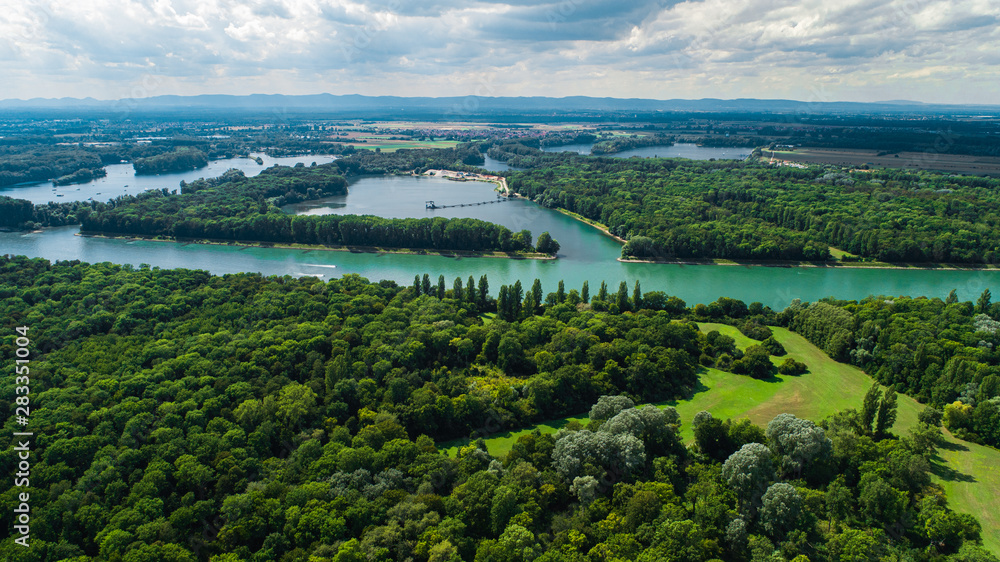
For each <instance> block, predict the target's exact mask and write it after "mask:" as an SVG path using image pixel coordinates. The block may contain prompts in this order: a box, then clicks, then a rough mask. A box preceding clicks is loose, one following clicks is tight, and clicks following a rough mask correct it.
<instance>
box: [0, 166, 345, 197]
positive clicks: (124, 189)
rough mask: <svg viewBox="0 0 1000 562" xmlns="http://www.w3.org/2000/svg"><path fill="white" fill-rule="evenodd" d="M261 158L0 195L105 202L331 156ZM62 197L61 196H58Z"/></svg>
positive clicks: (118, 173) (111, 171)
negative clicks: (231, 171) (229, 173)
mask: <svg viewBox="0 0 1000 562" xmlns="http://www.w3.org/2000/svg"><path fill="white" fill-rule="evenodd" d="M251 156H260V158H261V160H263V161H264V165H260V164H258V163H257V162H255V161H254V160H251V159H249V158H226V159H222V160H212V161H210V162H209V163H208V166H206V167H204V168H199V169H197V170H190V171H187V172H176V173H171V174H159V175H153V176H136V175H135V169H134V168H133V167H132V164H111V165H109V166H105V167H104V169H105V170H106V171H107V172H108V175H107V176H106V177H103V178H97V179H96V180H94V181H90V182H87V183H78V184H73V185H63V186H59V187H55V186H53V185H52V182H50V181H49V182H43V183H34V184H28V185H8V186H4V187H0V195H6V196H7V197H13V198H15V199H27V200H28V201H31V202H32V203H34V204H36V205H37V204H39V203H48V202H49V201H56V202H59V203H63V202H66V201H86V200H87V199H90V198H93V199H94V201H107V200H108V199H114V198H115V197H118V196H119V195H137V194H139V193H142V192H143V191H146V190H148V189H163V188H164V187H165V188H167V189H170V190H171V191H172V190H174V189H179V188H180V183H181V181H186V182H191V181H194V180H196V179H198V178H214V177H218V176H221V175H222V174H224V173H225V172H226V170H229V169H231V168H236V169H238V170H242V171H243V173H244V174H246V176H247V177H251V176H256V175H257V174H259V173H260V172H261V170H264V169H265V168H270V167H271V166H274V165H275V164H278V165H281V166H294V165H295V164H298V163H302V164H305V165H306V166H308V165H310V164H312V163H313V162H316V163H317V164H325V163H327V162H332V161H333V160H334V159H335V157H334V156H321V155H315V156H313V155H308V156H291V157H282V158H271V157H269V156H267V155H266V154H252V155H251ZM58 195H62V197H58Z"/></svg>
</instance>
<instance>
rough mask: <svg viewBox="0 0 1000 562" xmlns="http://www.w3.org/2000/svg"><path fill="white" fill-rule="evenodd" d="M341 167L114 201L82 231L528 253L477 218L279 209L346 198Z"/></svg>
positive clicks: (522, 243)
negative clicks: (311, 213)
mask: <svg viewBox="0 0 1000 562" xmlns="http://www.w3.org/2000/svg"><path fill="white" fill-rule="evenodd" d="M339 163H340V161H339V160H338V161H337V162H336V163H333V164H325V165H322V166H310V167H306V166H296V167H284V166H275V167H272V168H269V169H267V170H264V171H262V172H261V173H260V174H259V175H257V176H255V177H253V178H249V179H248V178H246V177H245V176H244V175H243V173H242V172H239V171H236V170H231V171H230V172H227V173H226V174H224V175H223V176H221V177H219V178H213V179H209V180H198V181H195V182H191V183H184V184H182V185H181V193H179V194H178V193H165V190H163V191H148V192H145V193H142V194H140V195H138V196H137V197H133V198H119V200H116V201H114V202H112V204H109V205H107V206H104V207H102V208H101V210H99V211H97V212H92V213H85V214H83V215H82V216H81V217H80V219H81V222H82V230H83V231H85V232H96V233H104V234H129V235H140V236H168V237H179V238H186V239H206V238H207V239H212V240H233V241H236V240H239V241H255V242H268V243H279V244H320V245H325V246H377V247H390V248H416V249H434V250H461V251H501V252H526V251H531V250H532V249H533V248H532V234H531V232H530V231H527V230H522V231H520V232H517V233H515V232H511V230H510V229H508V228H506V227H504V226H500V225H496V224H493V223H489V222H486V221H482V220H478V219H445V218H440V217H435V218H422V219H386V218H381V217H376V216H356V215H325V216H304V215H300V216H295V215H290V214H287V213H285V212H283V211H282V210H281V209H280V207H281V206H282V205H286V204H290V203H296V202H299V201H305V200H312V199H318V198H321V197H327V196H330V195H337V194H343V193H345V192H346V190H347V181H346V180H345V179H344V177H343V176H341V175H340V170H341V168H340V167H339V166H338V164H339ZM546 236H547V235H546ZM542 240H543V239H542V238H541V236H540V237H539V241H540V242H541V241H542ZM539 251H546V249H545V248H543V249H542V250H539ZM556 251H558V245H555V246H554V247H552V248H550V249H548V253H552V254H554V253H555V252H556Z"/></svg>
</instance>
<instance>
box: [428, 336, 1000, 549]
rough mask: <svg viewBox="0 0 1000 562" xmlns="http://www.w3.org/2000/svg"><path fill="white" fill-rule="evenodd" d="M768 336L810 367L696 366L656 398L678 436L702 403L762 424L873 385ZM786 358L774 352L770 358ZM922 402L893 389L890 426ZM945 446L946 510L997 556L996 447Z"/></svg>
mask: <svg viewBox="0 0 1000 562" xmlns="http://www.w3.org/2000/svg"><path fill="white" fill-rule="evenodd" d="M699 328H700V329H701V330H702V331H703V332H706V333H707V332H709V331H711V330H718V331H719V332H720V333H722V334H725V335H729V336H732V337H733V338H734V339H735V340H736V345H737V346H738V347H739V348H741V349H745V348H746V347H747V346H748V345H751V344H754V343H758V342H756V341H755V340H752V339H750V338H748V337H746V336H744V335H743V334H741V333H740V332H739V331H738V330H737V329H736V328H734V327H732V326H727V325H725V324H712V323H707V322H702V323H699ZM771 330H772V331H773V333H774V338H775V339H776V340H778V341H779V342H780V343H781V344H782V345H783V346H784V347H785V350H786V351H787V352H788V355H786V356H785V357H792V358H794V359H796V360H798V361H802V362H803V363H805V364H806V365H807V366H808V367H809V371H808V372H807V373H805V374H802V375H799V376H780V375H778V376H775V377H772V378H771V379H769V380H757V379H753V378H750V377H747V376H742V375H734V374H732V373H727V372H725V371H720V370H718V369H702V371H701V372H700V373H699V381H700V385H699V388H698V390H697V391H696V393H695V394H694V396H692V397H691V398H690V399H688V400H679V401H670V402H665V403H661V404H656V406H659V407H665V406H674V407H675V408H677V412H678V413H679V414H680V415H681V420H682V421H683V422H684V425H683V426H682V427H681V435H682V436H683V437H684V439H685V440H686V441H690V440H691V439H693V434H692V431H691V420H692V419H694V415H695V414H696V413H698V412H700V411H702V410H707V411H709V412H711V413H712V415H714V416H715V417H717V418H723V419H725V418H749V419H750V421H752V422H754V423H755V424H757V425H760V426H766V425H767V423H768V422H769V421H771V420H772V419H774V417H775V416H777V415H778V414H782V413H790V414H794V415H796V416H798V417H801V418H808V419H811V420H814V421H819V420H821V419H823V418H825V417H827V416H829V415H831V414H833V413H834V412H837V411H840V410H843V409H845V408H859V407H860V406H861V403H862V400H863V398H864V395H865V392H867V391H868V389H869V388H870V387H871V385H872V382H873V381H872V379H871V377H869V376H868V375H866V374H865V373H864V372H863V371H861V369H858V368H857V367H854V366H852V365H847V364H844V363H838V362H836V361H834V360H833V359H830V357H828V356H827V355H826V354H825V353H824V352H823V351H821V350H820V349H819V348H817V347H816V346H814V345H813V344H811V343H809V342H808V341H807V340H806V339H805V338H803V337H802V336H800V335H798V334H795V333H792V332H790V331H788V330H787V329H784V328H771ZM785 357H780V358H778V357H772V358H771V359H772V361H774V362H775V363H776V364H777V363H780V362H781V361H784V360H785ZM921 409H923V406H922V405H921V404H919V403H918V402H917V401H916V400H914V399H912V398H910V397H908V396H905V395H899V409H898V411H897V412H898V413H897V417H896V424H895V426H894V432H895V433H896V434H898V435H905V434H906V432H907V431H909V429H910V428H912V427H914V426H915V425H916V424H917V414H918V413H919V412H920V410H921ZM572 420H577V421H579V422H580V423H583V424H586V423H587V422H588V421H589V418H588V416H587V414H586V413H583V414H581V415H578V416H573V417H568V418H564V419H560V420H549V421H546V422H543V423H541V424H539V425H537V426H533V427H528V428H525V429H522V430H519V431H511V432H507V433H503V434H498V435H496V436H494V437H490V438H489V439H487V440H486V446H487V449H488V450H489V452H490V454H492V455H494V456H501V455H504V454H506V453H507V452H508V451H510V449H511V447H512V446H513V444H514V442H516V441H517V438H518V437H520V436H521V435H525V434H528V433H530V432H531V431H533V430H535V429H538V430H539V431H541V432H542V433H555V432H556V431H558V430H559V428H561V427H564V426H565V425H566V424H567V423H569V422H570V421H572ZM946 437H947V439H948V445H947V447H946V448H944V449H942V450H941V451H940V453H939V455H938V457H936V458H935V459H934V461H935V462H934V464H933V472H934V475H935V481H936V482H938V483H940V484H941V485H942V486H943V487H944V489H945V491H946V492H947V494H948V501H949V504H950V505H951V507H952V509H954V510H955V511H959V512H966V513H971V514H973V515H975V516H976V517H977V518H978V519H979V522H980V523H981V524H982V526H983V543H984V545H985V546H986V548H988V549H989V550H990V551H991V552H993V553H994V554H997V555H1000V515H998V514H1000V495H998V494H997V491H998V490H1000V468H998V467H1000V451H997V450H996V449H991V448H989V447H982V446H979V445H975V444H973V443H968V442H965V441H960V440H958V439H955V438H954V437H952V436H951V435H946ZM466 443H468V439H460V440H456V441H450V442H447V443H441V444H440V447H441V448H442V449H443V450H446V451H447V453H448V454H449V455H450V456H454V455H455V454H456V453H457V451H458V447H460V446H462V445H465V444H466Z"/></svg>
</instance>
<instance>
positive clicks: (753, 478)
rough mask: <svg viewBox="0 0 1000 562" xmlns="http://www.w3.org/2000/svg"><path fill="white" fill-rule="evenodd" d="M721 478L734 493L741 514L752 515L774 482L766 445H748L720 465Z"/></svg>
mask: <svg viewBox="0 0 1000 562" xmlns="http://www.w3.org/2000/svg"><path fill="white" fill-rule="evenodd" d="M722 478H723V479H724V480H725V481H726V482H727V483H728V484H729V487H730V488H732V489H733V491H734V492H736V496H737V497H738V498H739V500H740V505H741V507H742V511H743V513H746V514H750V515H752V514H753V513H754V512H755V511H756V508H757V503H758V502H759V500H760V497H761V496H762V495H763V494H764V492H765V491H766V490H767V486H768V484H769V483H770V482H771V481H772V480H774V463H773V462H772V460H771V451H770V450H769V449H768V448H767V446H766V445H762V444H760V443H748V444H746V445H743V446H742V447H740V450H738V451H736V452H735V453H733V454H732V455H730V456H729V458H728V459H726V462H725V464H723V465H722Z"/></svg>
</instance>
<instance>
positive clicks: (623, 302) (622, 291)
mask: <svg viewBox="0 0 1000 562" xmlns="http://www.w3.org/2000/svg"><path fill="white" fill-rule="evenodd" d="M615 304H616V305H618V310H619V311H621V312H625V311H626V310H629V305H628V285H626V284H625V282H624V281H622V282H621V283H619V285H618V295H617V296H616V297H615Z"/></svg>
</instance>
